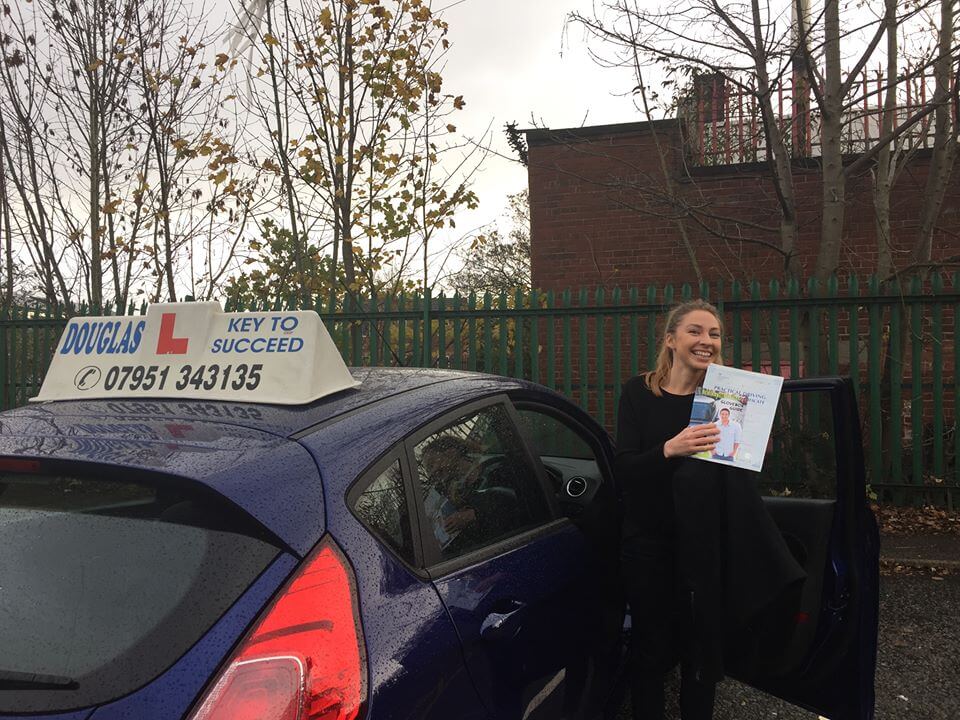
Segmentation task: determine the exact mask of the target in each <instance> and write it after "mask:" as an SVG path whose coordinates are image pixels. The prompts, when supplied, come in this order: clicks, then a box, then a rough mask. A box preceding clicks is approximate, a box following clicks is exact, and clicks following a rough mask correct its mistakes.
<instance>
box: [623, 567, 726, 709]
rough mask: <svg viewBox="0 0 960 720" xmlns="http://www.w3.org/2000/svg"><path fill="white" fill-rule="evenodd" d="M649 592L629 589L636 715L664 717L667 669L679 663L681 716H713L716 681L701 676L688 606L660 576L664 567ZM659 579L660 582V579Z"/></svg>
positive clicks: (631, 675) (632, 693)
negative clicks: (694, 649)
mask: <svg viewBox="0 0 960 720" xmlns="http://www.w3.org/2000/svg"><path fill="white" fill-rule="evenodd" d="M646 577H647V578H648V579H650V580H653V582H650V583H648V584H647V586H646V589H645V590H646V591H645V592H640V593H638V592H636V591H635V590H636V588H632V589H634V592H632V593H630V594H629V597H628V601H629V602H630V615H631V619H632V629H631V637H630V665H629V667H628V672H629V674H630V682H629V684H630V693H631V696H632V700H633V719H634V720H663V718H664V712H665V685H666V681H667V675H668V674H669V673H670V672H671V671H672V670H673V669H674V668H675V667H676V666H677V664H678V663H679V664H680V716H681V718H682V720H711V719H712V718H713V701H714V695H715V690H716V683H715V682H713V680H703V679H702V678H701V677H700V676H699V667H698V665H697V664H696V663H694V662H693V655H694V653H693V642H692V638H691V630H692V628H691V627H690V615H689V613H688V608H686V607H684V604H683V602H682V601H681V600H680V598H679V597H678V596H677V594H676V593H675V592H673V588H672V587H670V584H669V583H664V582H662V581H663V580H664V579H665V577H664V574H662V573H650V574H647V576H646ZM658 581H660V582H658Z"/></svg>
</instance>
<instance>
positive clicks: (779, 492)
mask: <svg viewBox="0 0 960 720" xmlns="http://www.w3.org/2000/svg"><path fill="white" fill-rule="evenodd" d="M834 438H835V435H834V427H833V407H832V404H831V399H830V393H829V392H827V391H819V390H815V391H805V392H785V393H783V395H782V396H781V398H780V404H779V406H778V407H777V415H776V417H775V418H774V422H773V431H772V432H771V434H770V442H769V444H768V446H767V454H766V457H765V458H764V461H763V472H762V473H760V476H759V485H760V489H761V492H762V493H763V494H764V495H768V496H774V497H795V498H806V499H821V500H832V499H835V498H836V496H837V456H836V452H837V450H836V442H835V440H834Z"/></svg>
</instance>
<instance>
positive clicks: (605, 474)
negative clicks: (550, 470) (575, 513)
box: [513, 397, 616, 489]
mask: <svg viewBox="0 0 960 720" xmlns="http://www.w3.org/2000/svg"><path fill="white" fill-rule="evenodd" d="M513 405H514V409H515V411H516V412H517V425H518V426H519V427H522V423H521V421H520V415H519V413H520V411H521V410H533V411H535V412H539V413H541V414H543V415H548V416H550V417H552V418H554V419H555V420H556V421H557V422H559V423H560V424H561V425H565V426H566V427H567V428H569V429H570V430H571V431H572V432H574V433H575V434H576V435H577V436H578V437H580V439H581V440H583V441H584V442H585V443H586V444H587V446H588V447H589V448H590V449H591V450H592V451H593V454H594V457H595V458H596V461H597V469H598V470H599V471H600V475H601V476H602V478H603V482H604V484H607V485H610V486H611V487H613V488H614V489H616V480H615V478H614V474H613V466H612V465H611V463H610V458H609V457H608V456H607V453H606V452H604V447H603V443H602V442H601V441H600V438H598V437H597V436H596V433H595V432H592V431H591V430H590V428H589V427H587V426H586V425H584V424H583V423H582V422H580V421H579V420H577V418H575V417H573V416H571V415H570V414H569V413H566V412H564V411H563V410H561V409H560V408H557V407H554V406H553V405H548V404H546V403H543V402H539V401H537V400H532V399H528V398H522V397H521V398H516V399H515V400H513ZM522 433H523V431H522V430H521V435H522ZM523 441H524V443H526V444H527V445H530V441H528V440H527V438H526V437H524V438H523ZM529 451H530V454H531V455H533V457H535V458H536V460H537V463H538V464H539V465H540V466H541V467H542V466H543V461H542V460H541V459H540V456H539V455H537V454H536V452H535V448H533V447H530V448H529ZM545 472H546V471H545V470H544V473H545Z"/></svg>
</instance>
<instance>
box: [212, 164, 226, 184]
mask: <svg viewBox="0 0 960 720" xmlns="http://www.w3.org/2000/svg"><path fill="white" fill-rule="evenodd" d="M211 179H212V180H213V182H214V183H216V184H217V185H219V184H220V183H222V182H223V181H224V180H226V179H227V170H226V168H224V169H223V170H221V171H220V172H218V173H217V174H216V175H212V176H211Z"/></svg>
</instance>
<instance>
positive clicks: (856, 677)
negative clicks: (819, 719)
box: [728, 378, 879, 720]
mask: <svg viewBox="0 0 960 720" xmlns="http://www.w3.org/2000/svg"><path fill="white" fill-rule="evenodd" d="M864 483H865V478H864V463H863V447H862V443H861V436H860V421H859V414H858V411H857V405H856V399H855V396H854V392H853V386H852V384H851V383H850V381H849V380H847V379H841V378H819V379H802V380H788V381H786V382H785V383H784V387H783V395H782V397H781V400H780V406H779V409H778V415H777V420H776V421H775V424H774V430H773V438H772V441H771V447H770V448H769V449H768V454H767V458H766V460H765V462H764V468H763V473H762V474H761V476H760V485H761V491H762V492H763V494H764V501H765V503H766V505H767V508H768V510H769V511H770V514H771V515H772V517H773V519H774V520H775V521H776V523H777V525H778V527H779V528H780V531H781V533H782V534H783V536H784V538H785V539H786V541H787V544H788V545H789V546H790V549H791V551H792V552H793V554H794V555H795V557H796V558H797V560H798V561H799V562H800V564H801V565H802V566H803V568H804V569H805V570H806V572H807V580H806V581H805V583H804V585H803V588H802V591H801V594H800V597H799V598H796V599H795V601H794V602H795V604H794V605H793V607H792V608H791V612H789V613H785V615H786V616H788V617H787V618H786V622H788V623H789V627H778V628H771V629H769V630H771V632H769V633H767V634H766V637H768V638H779V639H778V640H777V641H776V642H775V643H774V644H773V645H772V646H768V647H767V648H765V649H764V651H763V652H760V653H758V654H755V655H754V657H752V658H751V659H750V660H749V661H746V662H744V664H743V666H741V667H736V666H735V667H732V668H728V672H729V674H731V675H732V676H734V677H736V678H737V679H739V680H741V681H743V682H745V683H747V684H749V685H752V686H754V687H756V688H758V689H760V690H763V691H764V692H768V693H771V694H773V695H776V696H778V697H781V698H783V699H784V700H786V701H788V702H791V703H794V704H796V705H800V706H802V707H805V708H807V709H809V710H812V711H814V712H817V713H819V714H820V715H823V716H825V717H827V718H830V720H870V719H871V718H873V707H874V670H875V666H876V654H877V616H878V612H877V611H878V599H879V588H878V578H879V572H878V567H879V536H878V532H877V525H876V521H875V519H874V517H873V513H872V512H871V510H870V508H869V506H868V505H867V500H866V489H865V486H864Z"/></svg>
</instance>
